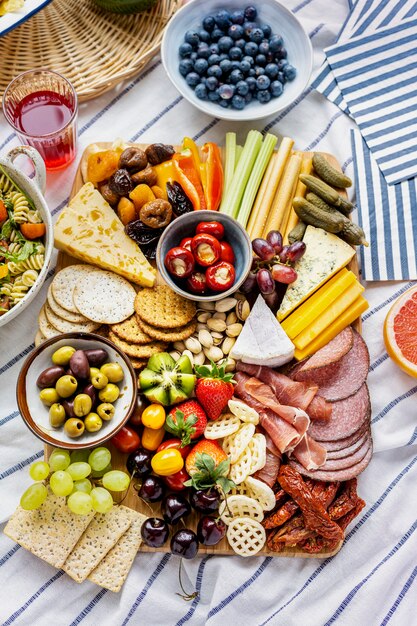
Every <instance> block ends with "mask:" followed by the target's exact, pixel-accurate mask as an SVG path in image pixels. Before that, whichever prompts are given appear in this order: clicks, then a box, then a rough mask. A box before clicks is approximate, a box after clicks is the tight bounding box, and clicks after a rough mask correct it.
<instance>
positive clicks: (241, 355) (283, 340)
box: [230, 295, 294, 367]
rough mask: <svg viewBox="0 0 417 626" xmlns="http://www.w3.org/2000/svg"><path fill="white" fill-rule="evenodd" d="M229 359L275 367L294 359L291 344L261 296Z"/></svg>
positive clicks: (292, 345)
mask: <svg viewBox="0 0 417 626" xmlns="http://www.w3.org/2000/svg"><path fill="white" fill-rule="evenodd" d="M230 356H231V357H232V359H238V360H241V361H243V362H244V363H253V364H254V365H268V366H269V367H278V366H279V365H284V363H288V361H291V359H292V358H293V356H294V344H293V343H292V341H291V340H290V339H289V338H288V336H287V335H286V334H285V332H284V331H283V330H282V328H281V324H280V323H279V322H278V321H277V319H276V318H275V316H274V314H273V313H272V311H271V309H270V308H269V307H268V306H267V304H266V303H265V300H264V299H263V298H262V296H261V295H259V296H258V298H257V300H256V302H255V304H254V306H253V308H252V311H251V312H250V314H249V317H248V318H247V320H246V322H245V325H244V326H243V329H242V332H241V333H240V335H239V337H238V339H237V341H236V343H235V345H234V346H233V348H232V350H231V352H230Z"/></svg>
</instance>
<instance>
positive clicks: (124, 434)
mask: <svg viewBox="0 0 417 626" xmlns="http://www.w3.org/2000/svg"><path fill="white" fill-rule="evenodd" d="M110 441H111V443H112V444H113V445H114V447H115V448H117V449H118V450H119V451H120V452H126V453H128V454H129V453H130V452H133V451H134V450H137V449H138V448H139V446H140V438H139V435H138V433H137V432H136V431H134V430H132V428H129V427H128V426H122V427H121V429H120V430H119V432H118V433H117V434H116V435H115V436H114V437H112V438H111V439H110Z"/></svg>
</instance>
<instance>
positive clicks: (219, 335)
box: [211, 331, 224, 346]
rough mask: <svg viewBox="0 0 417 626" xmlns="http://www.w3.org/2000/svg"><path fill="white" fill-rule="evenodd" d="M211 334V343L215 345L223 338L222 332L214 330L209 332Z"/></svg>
mask: <svg viewBox="0 0 417 626" xmlns="http://www.w3.org/2000/svg"><path fill="white" fill-rule="evenodd" d="M211 336H212V337H213V343H214V345H215V346H219V345H220V344H221V342H222V341H223V339H224V337H223V334H222V333H217V332H215V331H213V332H212V333H211Z"/></svg>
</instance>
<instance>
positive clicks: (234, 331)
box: [226, 324, 243, 337]
mask: <svg viewBox="0 0 417 626" xmlns="http://www.w3.org/2000/svg"><path fill="white" fill-rule="evenodd" d="M242 328H243V325H242V324H230V326H228V327H227V328H226V335H227V336H228V337H237V336H238V335H240V333H241V332H242Z"/></svg>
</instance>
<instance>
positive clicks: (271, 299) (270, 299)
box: [262, 289, 279, 312]
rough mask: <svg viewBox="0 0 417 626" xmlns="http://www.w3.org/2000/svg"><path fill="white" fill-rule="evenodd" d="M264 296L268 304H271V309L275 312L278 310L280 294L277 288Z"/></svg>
mask: <svg viewBox="0 0 417 626" xmlns="http://www.w3.org/2000/svg"><path fill="white" fill-rule="evenodd" d="M262 297H263V299H264V300H265V302H266V303H267V305H268V306H269V308H270V309H271V311H274V312H275V311H277V310H278V304H279V296H278V294H277V291H276V289H274V291H273V292H272V293H264V294H262Z"/></svg>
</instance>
